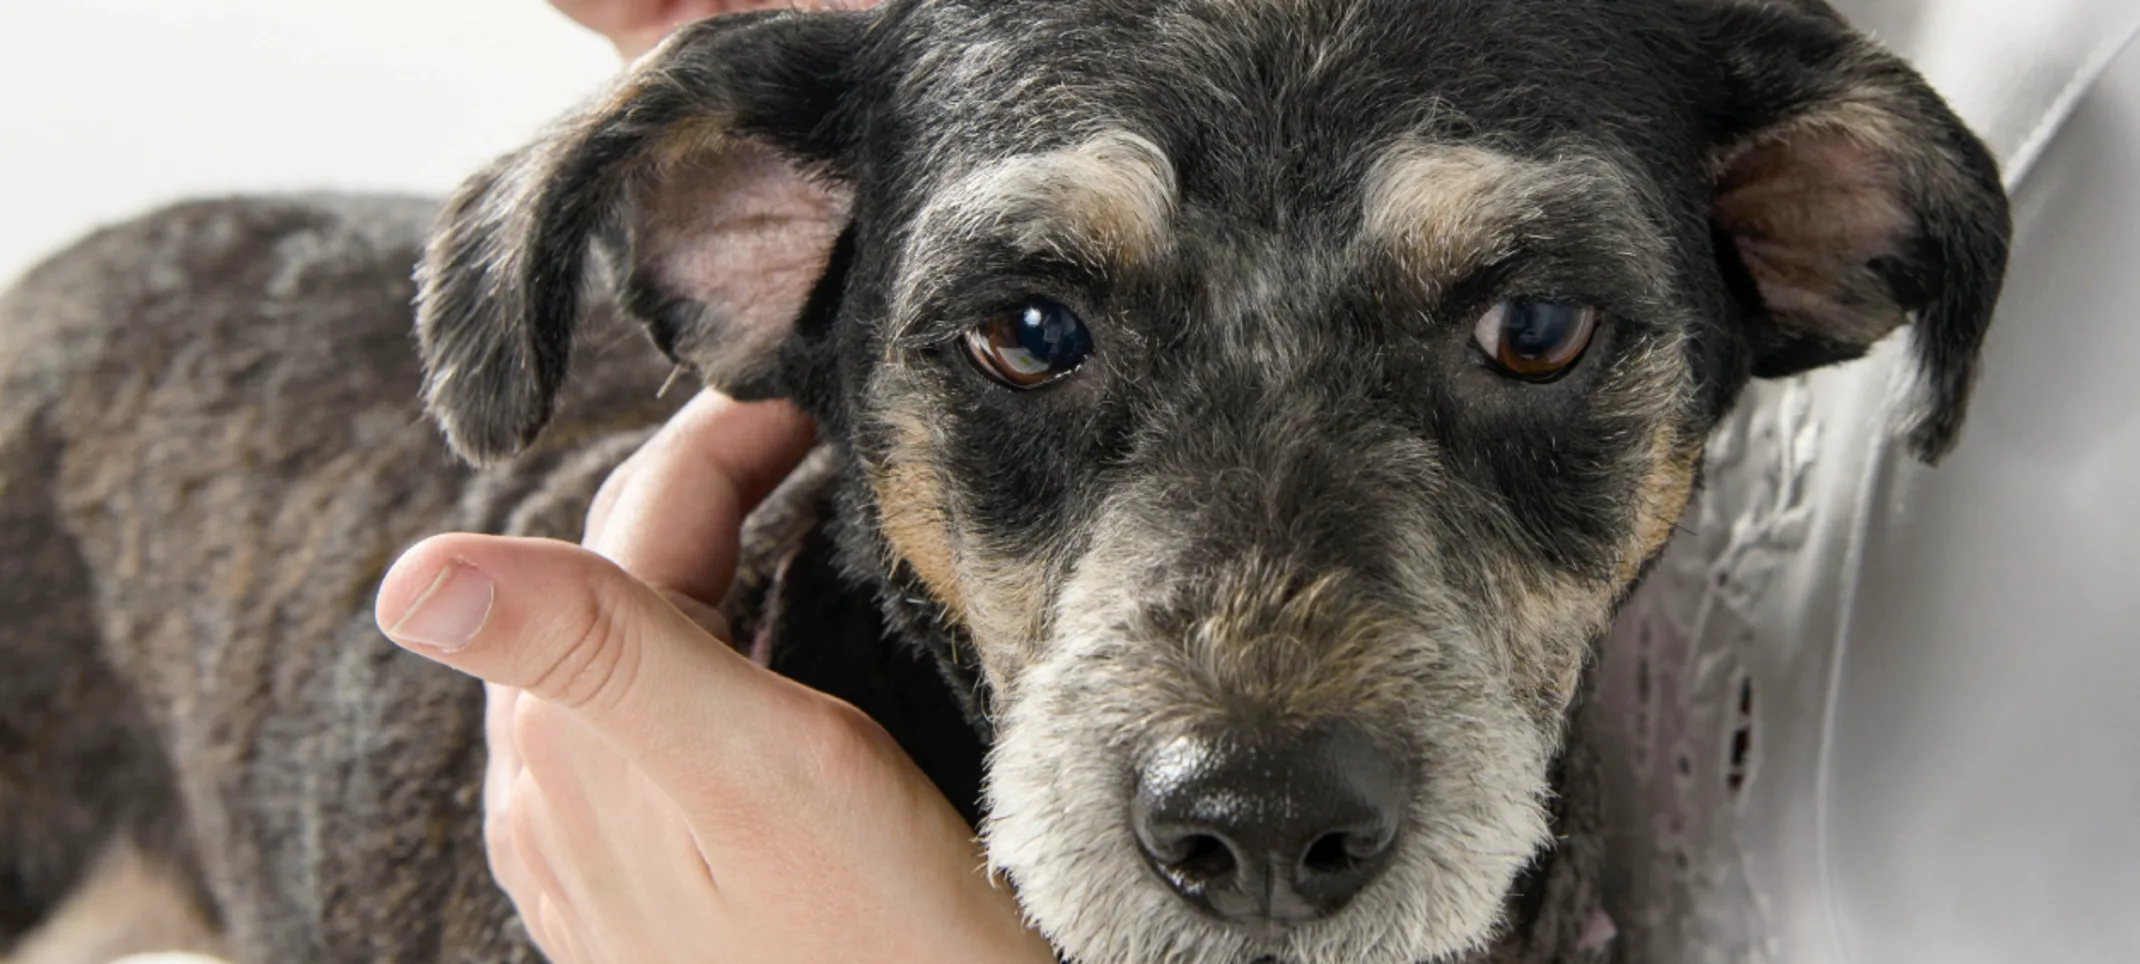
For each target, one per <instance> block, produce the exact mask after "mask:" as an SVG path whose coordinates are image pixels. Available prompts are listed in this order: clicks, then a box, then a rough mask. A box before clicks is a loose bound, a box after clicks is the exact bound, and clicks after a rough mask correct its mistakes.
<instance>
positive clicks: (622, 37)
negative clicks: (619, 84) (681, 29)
mask: <svg viewBox="0 0 2140 964" xmlns="http://www.w3.org/2000/svg"><path fill="white" fill-rule="evenodd" d="M875 3H876V0H550V5H551V6H554V7H556V8H557V9H558V10H560V11H562V12H563V13H564V14H565V16H568V17H571V18H572V19H573V20H575V21H578V22H579V24H580V25H581V26H584V27H586V28H587V29H589V30H592V31H594V32H596V33H598V34H601V35H602V36H604V37H608V38H609V41H610V42H611V43H613V44H616V45H617V52H618V53H620V54H623V55H624V59H626V60H636V59H638V57H639V56H640V55H641V54H644V53H646V52H647V51H649V50H652V49H654V45H655V44H658V43H660V42H661V38H663V37H666V36H668V35H669V31H671V30H674V29H676V28H677V27H678V26H680V25H682V24H686V23H690V22H691V21H693V20H704V19H705V18H707V17H712V16H717V15H719V14H724V13H736V12H738V11H742V10H761V9H769V8H774V7H779V8H792V9H800V10H817V9H823V8H828V7H868V6H873V5H875Z"/></svg>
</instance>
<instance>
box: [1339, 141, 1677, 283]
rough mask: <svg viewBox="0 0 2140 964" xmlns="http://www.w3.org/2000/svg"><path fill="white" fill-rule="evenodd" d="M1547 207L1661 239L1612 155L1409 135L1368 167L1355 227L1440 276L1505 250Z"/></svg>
mask: <svg viewBox="0 0 2140 964" xmlns="http://www.w3.org/2000/svg"><path fill="white" fill-rule="evenodd" d="M1555 209H1564V210H1566V211H1567V212H1568V213H1579V216H1581V217H1582V218H1584V219H1586V220H1591V221H1596V220H1597V219H1599V218H1601V217H1602V218H1604V219H1606V221H1607V223H1609V224H1611V225H1613V226H1614V227H1615V228H1616V229H1617V230H1633V231H1636V232H1638V233H1641V234H1643V235H1645V236H1644V237H1641V238H1630V239H1627V240H1628V241H1629V243H1630V244H1632V245H1634V246H1636V247H1637V248H1638V249H1650V250H1654V248H1652V247H1651V246H1652V245H1655V244H1661V239H1658V238H1656V237H1655V236H1654V232H1652V231H1650V230H1649V227H1650V226H1649V222H1648V219H1647V218H1646V217H1644V216H1643V206H1642V205H1641V203H1640V201H1639V197H1638V192H1637V191H1636V190H1635V189H1634V187H1633V185H1632V184H1630V183H1629V179H1628V177H1627V175H1626V173H1625V169H1624V168H1622V167H1621V166H1620V165H1618V164H1616V163H1613V162H1611V161H1608V160H1605V159H1603V158H1598V157H1592V156H1585V155H1567V156H1562V157H1556V158H1553V159H1550V160H1540V159H1533V158H1526V157H1519V156H1517V155H1514V154H1508V153H1503V152H1500V151H1495V150H1490V149H1487V148H1482V147H1474V146H1469V145H1451V144H1431V143H1426V142H1422V141H1416V140H1407V141H1402V142H1399V143H1398V144H1396V145H1395V146H1392V147H1390V148H1388V149H1387V150H1385V151H1384V152H1383V153H1382V155H1381V156H1380V157H1378V158H1376V160H1375V163H1374V165H1373V166H1372V167H1371V168H1370V169H1369V171H1368V175H1367V180H1366V184H1365V189H1364V190H1363V191H1362V210H1361V231H1360V233H1361V238H1362V240H1364V241H1366V242H1367V243H1369V244H1371V245H1375V246H1377V247H1380V248H1382V249H1384V250H1385V251H1387V252H1389V253H1390V254H1393V255H1395V256H1396V257H1398V258H1399V259H1401V260H1402V262H1403V263H1404V264H1405V266H1406V267H1407V269H1408V270H1410V271H1411V272H1412V273H1414V274H1416V275H1417V276H1419V277H1422V278H1425V279H1431V280H1437V281H1439V280H1447V279H1451V278H1455V277H1459V276H1461V275H1462V274H1464V273H1465V272H1467V271H1468V270H1470V269H1472V268H1475V267H1477V266H1479V265H1482V264H1488V263H1491V262H1494V261H1497V260H1500V259H1501V258H1503V257H1505V256H1507V255H1508V254H1510V253H1511V252H1512V251H1513V250H1514V249H1515V246H1516V245H1517V244H1518V243H1519V242H1520V241H1521V240H1522V239H1523V237H1524V234H1525V232H1526V230H1527V229H1528V228H1529V227H1531V226H1533V225H1535V224H1537V223H1538V222H1540V221H1544V220H1546V219H1547V218H1548V217H1549V216H1551V215H1552V214H1553V212H1554V211H1555Z"/></svg>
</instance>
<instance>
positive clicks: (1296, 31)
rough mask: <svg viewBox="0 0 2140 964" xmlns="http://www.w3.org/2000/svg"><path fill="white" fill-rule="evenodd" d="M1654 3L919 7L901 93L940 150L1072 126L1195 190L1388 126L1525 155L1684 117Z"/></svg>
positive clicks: (991, 149)
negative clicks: (941, 141) (1153, 154)
mask: <svg viewBox="0 0 2140 964" xmlns="http://www.w3.org/2000/svg"><path fill="white" fill-rule="evenodd" d="M1671 6H1672V4H1670V3H1669V2H1668V0H1628V2H1623V3H1616V4H1569V3H1565V2H1561V0H1460V2H1459V0H1172V2H1164V3H1154V2H1150V0H1052V2H1050V3H1045V4H1035V3H983V2H974V0H935V2H924V3H922V4H920V5H919V7H918V8H917V9H916V10H915V12H914V15H913V16H912V17H910V18H909V19H908V20H906V24H907V25H908V27H909V28H911V29H912V30H914V31H915V32H916V33H915V36H917V37H918V38H919V39H918V40H916V41H915V42H914V43H912V44H911V45H910V46H909V47H908V50H909V51H910V52H912V53H914V54H915V56H916V60H915V62H914V63H913V64H912V65H911V66H912V68H913V69H911V70H910V71H909V72H908V74H907V78H906V81H907V83H906V84H905V86H904V89H905V93H906V95H907V101H908V106H909V107H911V108H913V109H916V110H918V111H920V112H925V113H926V114H927V116H928V121H929V123H928V125H927V126H928V127H929V128H931V129H932V130H934V131H936V132H939V134H940V136H942V137H943V138H945V139H947V140H952V141H955V142H956V143H958V144H959V145H960V147H961V149H960V151H958V152H957V153H963V154H965V155H967V156H1001V155H1004V154H1010V153H1023V152H1029V151H1032V150H1036V149H1047V148H1054V147H1062V146H1065V145H1066V144H1067V143H1069V142H1071V141H1074V140H1076V139H1079V138H1080V135H1081V134H1082V133H1085V131H1084V130H1083V128H1087V127H1092V126H1104V125H1118V126H1120V125H1126V126H1130V127H1132V128H1133V129H1139V130H1142V131H1144V132H1146V133H1148V134H1154V135H1163V137H1164V139H1165V140H1166V141H1168V142H1169V143H1167V144H1166V146H1167V147H1169V148H1177V147H1178V148H1180V151H1179V153H1180V154H1182V155H1183V156H1184V159H1183V161H1182V163H1183V166H1184V172H1183V173H1184V176H1185V179H1187V180H1189V181H1190V182H1192V183H1190V184H1188V185H1187V186H1188V187H1189V189H1191V190H1196V189H1198V188H1200V187H1202V186H1203V185H1201V184H1200V183H1196V182H1198V181H1200V180H1202V179H1204V178H1209V179H1212V180H1213V181H1214V182H1228V181H1234V182H1238V180H1239V179H1241V178H1260V179H1264V180H1268V179H1269V178H1270V177H1271V176H1272V175H1273V174H1283V173H1284V172H1285V171H1286V169H1287V168H1288V167H1292V168H1295V169H1307V168H1314V169H1329V168H1330V167H1331V166H1332V165H1333V163H1337V164H1340V165H1342V164H1345V163H1348V162H1356V161H1357V160H1358V159H1357V158H1354V157H1348V156H1345V155H1349V154H1352V153H1355V151H1356V148H1357V146H1358V145H1364V144H1373V143H1378V142H1381V141H1386V140H1387V139H1389V138H1390V137H1392V136H1394V135H1396V134H1399V133H1404V132H1418V131H1421V130H1440V131H1446V132H1450V133H1451V134H1453V135H1457V136H1463V137H1466V138H1472V139H1475V138H1478V137H1483V136H1490V137H1494V138H1497V139H1501V140H1504V141H1508V142H1512V143H1534V144H1535V143H1539V142H1543V141H1548V140H1554V139H1565V138H1566V137H1568V136H1570V135H1581V134H1589V135H1593V136H1617V135H1622V134H1632V135H1634V136H1642V135H1643V134H1644V133H1646V131H1645V130H1644V129H1643V128H1645V126H1647V127H1649V128H1650V129H1655V128H1656V127H1657V126H1659V125H1660V124H1661V125H1662V126H1665V127H1669V126H1671V124H1670V122H1671V121H1672V119H1673V118H1672V117H1670V116H1665V115H1670V114H1684V113H1687V111H1686V107H1685V105H1684V104H1678V105H1674V104H1673V103H1671V102H1670V100H1669V96H1668V95H1667V94H1666V93H1665V88H1666V87H1669V86H1670V84H1669V78H1667V77H1664V76H1661V74H1660V71H1659V70H1657V69H1656V68H1657V66H1658V65H1657V64H1655V63H1652V61H1654V60H1656V59H1657V56H1656V55H1657V53H1658V52H1659V51H1660V50H1668V49H1671V46H1672V45H1671V44H1669V43H1663V44H1660V43H1659V39H1658V38H1659V34H1660V33H1664V32H1668V28H1665V27H1662V26H1661V25H1660V24H1659V23H1657V22H1656V21H1658V20H1660V19H1663V20H1664V21H1666V22H1669V21H1670V18H1669V17H1668V16H1662V15H1663V14H1664V13H1665V12H1666V11H1668V10H1669V9H1670V8H1671ZM1689 46H1691V45H1689ZM1664 73H1669V71H1665V72H1664ZM1675 107H1676V108H1677V109H1676V110H1675V109H1674V108H1675ZM947 108H949V109H947ZM1629 121H1643V122H1648V124H1647V125H1645V124H1629V123H1628V122H1629ZM1353 173H1358V172H1357V171H1354V172H1353ZM1214 186H1215V187H1216V188H1217V189H1227V188H1235V189H1238V187H1240V186H1241V185H1240V184H1239V183H1220V184H1215V185H1214Z"/></svg>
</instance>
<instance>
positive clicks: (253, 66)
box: [0, 0, 618, 287]
mask: <svg viewBox="0 0 2140 964" xmlns="http://www.w3.org/2000/svg"><path fill="white" fill-rule="evenodd" d="M617 69H618V60H617V55H616V53H615V51H614V50H613V49H612V48H611V47H610V46H609V44H608V43H607V42H606V41H604V40H602V39H600V38H598V37H596V36H595V35H594V34H592V33H589V32H587V31H585V30H583V29H581V28H580V27H579V26H577V25H576V24H573V23H572V22H571V21H569V20H566V19H565V18H564V16H563V15H561V14H559V13H558V12H557V11H556V10H554V9H552V8H551V7H550V5H549V4H547V3H544V2H543V0H444V2H442V0H301V2H294V3H293V2H288V0H185V2H171V0H66V2H64V3H57V2H51V0H11V2H7V3H0V104H4V105H5V107H4V109H0V287H4V286H6V285H7V284H9V283H12V281H13V280H14V279H15V277H16V276H18V275H19V274H20V273H21V272H22V271H23V270H24V269H26V268H28V267H29V266H30V264H31V263H33V262H34V261H35V260H36V259H38V258H40V257H42V256H43V255H45V254H48V253H50V252H52V251H53V250H55V249H56V248H58V247H59V246H61V245H63V244H65V243H67V242H68V241H70V240H72V239H74V238H75V237H77V236H79V235H81V234H82V233H84V232H86V231H88V230H89V229H91V228H93V227H95V226H97V225H99V224H103V223H106V222H109V221H112V220H116V219H119V218H124V217H127V216H129V215H132V214H136V213H140V212H142V211H144V210H146V209H148V208H150V207H153V206H155V205H158V204H161V203H163V202H165V201H170V200H176V199H178V198H181V197H197V196H203V195H214V194H226V193H236V192H245V193H256V192H264V191H290V190H319V189H334V190H363V191H398V192H410V193H418V194H428V195H440V194H443V193H445V192H446V191H447V190H449V189H451V187H452V186H453V184H454V183H455V182H456V181H458V180H459V179H460V178H461V177H463V176H465V175H467V174H470V173H472V172H474V171H475V169H476V168H478V167H480V166H481V165H482V164H483V163H484V162H486V161H488V160H490V159H491V158H492V157H494V156H496V155H497V154H500V153H502V152H504V151H506V150H508V149H511V148H513V147H515V146H518V145H519V143H521V142H522V141H524V140H526V139H527V138H528V136H529V135H530V134H531V133H532V132H533V131H535V130H536V129H537V128H539V127H540V126H541V125H542V124H543V123H545V122H546V121H548V120H549V119H550V118H552V117H554V116H556V115H558V114H560V113H562V112H563V111H564V110H566V109H567V108H568V107H570V106H571V105H572V104H574V103H575V102H577V101H578V100H580V99H582V98H584V97H587V96H589V95H591V94H593V93H594V92H595V91H596V90H597V89H599V87H600V86H601V85H602V83H603V82H604V80H605V79H606V78H608V77H609V76H610V75H612V74H613V73H615V72H616V70H617Z"/></svg>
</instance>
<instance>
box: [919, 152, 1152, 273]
mask: <svg viewBox="0 0 2140 964" xmlns="http://www.w3.org/2000/svg"><path fill="white" fill-rule="evenodd" d="M1175 201H1176V191H1175V182H1174V166H1173V164H1172V163H1171V162H1170V161H1169V160H1168V159H1167V156H1166V153H1165V152H1164V151H1162V150H1160V149H1159V146H1158V145H1156V144H1154V143H1152V142H1151V141H1150V140H1148V139H1146V138H1144V137H1141V136H1139V135H1136V134H1133V133H1130V132H1128V131H1125V130H1119V129H1113V130H1105V131H1102V132H1100V133H1098V134H1095V135H1093V136H1092V137H1089V138H1087V139H1086V140H1084V141H1083V142H1081V143H1079V144H1077V145H1075V146H1072V147H1067V148H1063V149H1061V150H1054V151H1046V152H1043V153H1037V154H1023V155H1019V156H1016V157H1010V158H1006V159H1003V160H1000V161H996V162H993V163H990V164H986V165H984V166H982V167H980V168H978V169H976V170H974V171H971V172H969V173H967V174H965V175H963V176H961V177H959V178H957V179H955V180H953V181H952V182H951V183H949V184H948V185H946V186H945V187H943V188H942V189H940V190H938V191H937V192H936V194H935V196H934V197H933V198H931V199H930V201H929V203H928V204H927V205H926V206H925V207H923V209H922V211H921V215H920V217H919V218H918V219H917V222H916V227H915V231H914V235H913V239H912V241H911V242H910V247H909V248H908V252H909V255H908V262H909V264H908V270H907V272H906V273H907V276H908V278H909V279H912V280H913V281H918V280H919V279H920V278H921V277H925V276H927V275H928V274H929V273H930V271H929V268H930V267H931V265H930V264H929V261H930V259H931V257H932V256H933V255H934V253H935V252H939V251H945V250H947V249H949V248H951V247H953V246H955V245H956V244H958V243H959V242H961V241H969V240H973V239H977V238H987V239H992V240H997V241H1001V242H1003V243H1007V244H1009V245H1011V246H1012V247H1013V248H1015V249H1016V250H1018V251H1020V252H1021V253H1024V254H1028V255H1034V256H1042V257H1050V258H1056V259H1060V260H1064V261H1069V262H1072V263H1076V264H1082V265H1090V266H1093V267H1098V268H1107V267H1116V266H1122V265H1128V264H1134V263H1137V262H1138V261H1141V260H1144V259H1146V258H1149V257H1151V256H1152V255H1153V254H1154V253H1155V252H1157V251H1158V250H1159V249H1160V248H1162V247H1163V246H1164V245H1166V243H1167V242H1168V239H1169V233H1170V232H1171V231H1172V229H1173V220H1174V207H1175Z"/></svg>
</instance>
